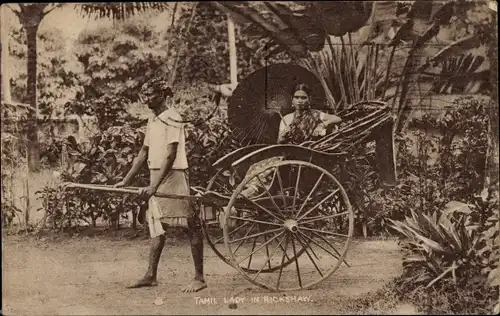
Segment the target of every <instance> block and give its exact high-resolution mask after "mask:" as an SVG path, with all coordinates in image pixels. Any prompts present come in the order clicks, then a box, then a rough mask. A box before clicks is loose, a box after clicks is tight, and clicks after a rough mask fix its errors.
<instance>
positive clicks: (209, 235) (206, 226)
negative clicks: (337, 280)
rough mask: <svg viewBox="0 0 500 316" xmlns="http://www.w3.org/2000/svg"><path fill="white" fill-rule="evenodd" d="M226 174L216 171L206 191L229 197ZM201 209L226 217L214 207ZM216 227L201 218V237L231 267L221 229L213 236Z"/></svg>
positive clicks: (241, 226)
mask: <svg viewBox="0 0 500 316" xmlns="http://www.w3.org/2000/svg"><path fill="white" fill-rule="evenodd" d="M227 172H229V171H227V170H218V171H217V172H216V174H215V175H214V176H213V177H212V179H211V180H210V181H209V183H208V185H207V187H206V190H207V191H215V192H218V193H223V194H224V193H225V194H227V195H229V196H231V193H232V192H230V190H231V189H229V188H227V186H230V184H229V183H224V182H225V181H224V174H225V173H227ZM224 186H226V188H224ZM202 207H205V208H206V207H211V208H213V209H214V210H215V212H220V216H222V217H225V216H226V214H225V212H224V211H223V209H222V208H221V207H216V206H215V205H204V204H202ZM216 225H217V224H215V223H214V221H213V220H212V221H211V220H207V218H205V217H204V216H201V227H202V231H203V235H204V236H205V240H206V242H207V244H208V245H209V246H210V248H212V250H213V251H214V253H215V254H216V255H217V256H218V257H219V258H220V259H221V260H222V261H224V262H225V263H227V264H228V265H232V263H231V260H230V259H229V257H228V256H227V255H225V254H224V251H225V249H226V248H225V243H224V232H223V228H220V236H216V235H215V236H214V232H217V231H218V230H219V227H217V226H216ZM245 226H247V227H245ZM248 226H249V225H248V224H247V225H243V224H242V225H240V226H237V227H234V229H233V230H232V231H231V230H230V231H229V234H231V235H234V232H235V231H238V230H242V229H245V228H248ZM221 242H222V243H221ZM304 251H305V250H302V251H301V252H300V253H298V255H299V256H300V254H302V253H303V252H304ZM293 261H294V257H291V258H290V257H289V258H287V260H286V261H285V263H284V265H289V264H291V263H292V262H293ZM240 268H241V269H242V270H243V271H245V272H246V273H257V272H258V270H257V269H251V268H248V267H244V266H240ZM279 268H280V267H279V266H276V267H271V268H269V267H268V268H265V269H263V270H262V271H261V273H269V272H274V271H276V270H277V269H279Z"/></svg>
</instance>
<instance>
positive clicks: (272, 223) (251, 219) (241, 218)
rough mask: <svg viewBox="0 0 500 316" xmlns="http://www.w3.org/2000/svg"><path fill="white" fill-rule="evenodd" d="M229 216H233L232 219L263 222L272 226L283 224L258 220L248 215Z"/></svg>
mask: <svg viewBox="0 0 500 316" xmlns="http://www.w3.org/2000/svg"><path fill="white" fill-rule="evenodd" d="M229 218H234V219H239V220H242V221H247V222H252V223H258V224H264V225H272V226H280V227H281V226H283V224H278V223H274V222H264V221H259V220H257V219H253V218H249V217H238V216H233V215H230V216H229Z"/></svg>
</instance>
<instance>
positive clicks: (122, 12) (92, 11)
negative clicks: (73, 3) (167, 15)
mask: <svg viewBox="0 0 500 316" xmlns="http://www.w3.org/2000/svg"><path fill="white" fill-rule="evenodd" d="M170 6H171V5H170V4H169V3H168V2H111V3H106V2H95V3H83V4H79V5H78V10H79V11H80V12H81V14H82V15H83V16H87V17H94V18H95V19H98V18H110V19H113V20H124V19H127V18H129V17H131V16H133V15H136V14H138V13H142V12H146V11H166V10H169V9H170Z"/></svg>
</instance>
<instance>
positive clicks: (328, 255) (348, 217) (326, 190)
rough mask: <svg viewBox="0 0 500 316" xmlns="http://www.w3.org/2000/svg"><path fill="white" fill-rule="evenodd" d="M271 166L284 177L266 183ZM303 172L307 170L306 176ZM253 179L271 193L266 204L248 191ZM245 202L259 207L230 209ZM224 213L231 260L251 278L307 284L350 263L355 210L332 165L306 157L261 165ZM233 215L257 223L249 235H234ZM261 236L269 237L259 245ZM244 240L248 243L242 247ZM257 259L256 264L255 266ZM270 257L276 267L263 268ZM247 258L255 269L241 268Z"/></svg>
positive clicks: (278, 285)
mask: <svg viewBox="0 0 500 316" xmlns="http://www.w3.org/2000/svg"><path fill="white" fill-rule="evenodd" d="M270 169H273V170H278V174H279V176H278V177H277V181H274V182H275V183H274V184H272V185H271V186H268V187H266V184H265V179H263V178H261V176H262V175H264V176H265V174H266V172H267V173H268V171H269V170H270ZM306 170H308V172H307V173H305V172H306ZM304 173H305V174H306V175H308V176H307V177H305V178H304ZM301 175H302V179H301ZM313 178H314V179H313ZM254 179H257V180H258V181H259V183H260V184H261V189H263V190H265V191H266V194H267V196H268V199H267V200H265V202H266V203H267V204H265V207H264V206H263V205H264V204H263V203H264V200H257V199H255V200H252V198H251V197H250V198H248V197H246V196H245V194H244V190H245V189H246V188H247V187H248V185H249V183H250V184H251V181H255V180H254ZM311 180H313V181H311ZM325 180H326V183H325ZM301 187H304V188H306V189H305V190H302V189H301ZM242 192H243V193H242ZM279 200H281V201H282V202H281V203H280V202H278V201H279ZM242 203H243V204H246V205H253V206H254V208H253V209H251V210H249V211H248V212H247V213H246V214H243V216H241V215H240V216H235V215H234V212H231V211H230V210H232V209H233V208H234V209H238V207H239V205H241V204H242ZM272 206H274V208H272ZM247 207H248V206H247ZM224 215H225V220H224V225H223V233H224V243H225V246H226V254H227V256H228V258H229V260H230V262H231V265H232V266H233V267H234V268H236V269H237V270H238V271H239V272H240V273H241V274H242V275H243V276H244V277H245V278H246V279H247V280H248V281H250V282H251V283H253V284H255V285H257V286H259V287H261V288H264V289H267V290H271V291H296V290H301V289H306V288H310V287H313V286H315V285H317V284H319V283H320V282H322V281H324V280H325V279H327V278H328V277H330V276H331V275H332V274H333V273H334V272H335V271H336V270H337V269H338V268H339V267H340V265H341V264H342V263H343V262H345V256H346V254H347V250H348V247H349V244H350V241H351V237H352V234H353V230H354V213H353V211H352V207H351V204H350V202H349V199H348V197H347V194H346V192H345V190H344V189H343V187H342V186H341V184H340V183H339V182H338V181H337V179H336V178H335V177H334V176H333V175H332V174H331V173H329V172H328V171H327V170H325V169H323V168H321V167H319V166H317V165H314V164H312V163H309V162H305V161H295V160H288V161H282V162H275V163H272V164H270V165H268V166H267V167H265V168H262V169H260V170H256V171H255V172H253V173H252V174H251V175H249V176H248V177H247V178H246V179H245V180H244V181H242V182H241V183H240V184H239V185H238V187H237V188H236V189H235V190H234V192H233V194H232V196H231V200H230V201H229V204H228V209H227V211H226V212H225V214H224ZM231 220H232V221H233V222H234V221H235V220H237V221H240V222H248V223H250V224H248V225H247V226H250V225H253V226H254V227H255V226H256V225H258V228H257V229H255V228H252V229H251V228H249V230H248V231H247V234H246V235H245V236H244V237H239V238H234V237H232V235H231V234H230V231H231V226H232V225H230V223H231ZM233 225H234V224H233ZM266 237H267V238H266ZM256 238H261V239H264V238H265V239H267V241H264V242H261V243H260V245H259V246H257V247H255V239H256ZM242 240H243V241H245V242H246V243H247V244H248V245H249V246H247V247H246V249H244V250H242V251H239V249H240V246H241V245H239V244H240V243H241V241H242ZM238 251H239V252H238ZM254 256H255V259H253V258H254ZM252 260H254V262H256V264H255V266H252V267H250V262H251V261H252ZM270 262H273V264H275V265H277V267H275V268H273V267H268V271H267V272H268V273H264V268H265V267H266V266H270V265H271V264H270ZM242 263H248V265H249V267H248V268H249V269H251V270H252V271H251V272H252V273H249V269H248V268H247V269H244V268H242ZM255 270H257V272H255ZM269 272H271V273H269Z"/></svg>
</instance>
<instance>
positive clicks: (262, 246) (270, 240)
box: [238, 231, 283, 265]
mask: <svg viewBox="0 0 500 316" xmlns="http://www.w3.org/2000/svg"><path fill="white" fill-rule="evenodd" d="M281 234H283V231H282V232H281V233H279V234H278V235H275V236H273V237H272V238H271V239H269V240H268V241H266V242H265V243H263V244H262V245H260V246H259V248H257V249H256V250H253V249H252V252H251V253H250V254H249V255H247V256H246V257H245V258H243V259H242V260H241V261H240V262H238V265H239V264H240V263H242V262H243V261H245V260H246V259H247V258H248V257H251V256H252V255H253V254H254V253H256V252H257V251H259V250H261V249H262V248H264V246H266V245H268V244H269V243H271V242H272V241H273V240H275V239H276V238H278V237H279V236H280V235H281ZM256 239H257V238H256Z"/></svg>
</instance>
